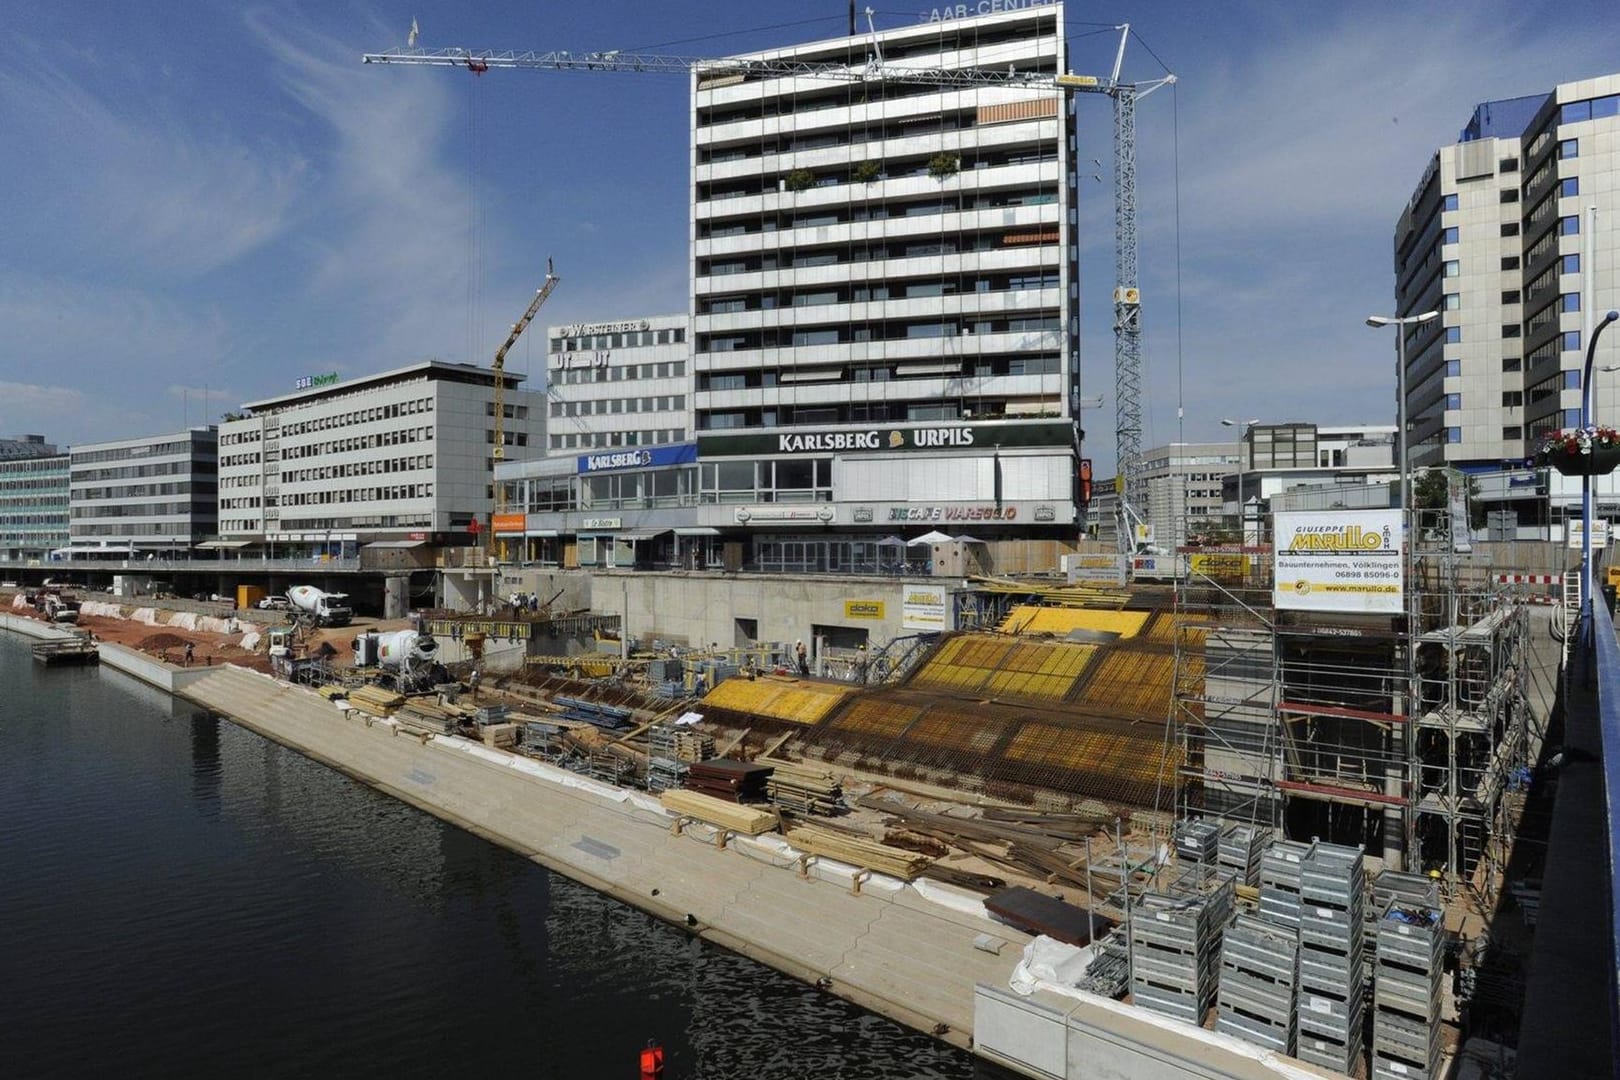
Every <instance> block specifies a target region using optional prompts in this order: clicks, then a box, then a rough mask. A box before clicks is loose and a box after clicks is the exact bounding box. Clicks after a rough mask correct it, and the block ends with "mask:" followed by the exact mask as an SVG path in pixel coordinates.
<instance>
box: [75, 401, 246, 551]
mask: <svg viewBox="0 0 1620 1080" xmlns="http://www.w3.org/2000/svg"><path fill="white" fill-rule="evenodd" d="M218 443H219V433H218V431H217V430H216V429H215V428H213V427H194V428H188V429H186V430H185V431H177V432H171V433H169V434H165V435H146V436H142V437H140V438H134V439H117V440H114V441H112V442H101V443H88V444H86V445H83V446H75V447H74V448H73V449H72V451H71V453H70V458H71V465H70V468H71V470H72V471H71V475H70V477H69V493H68V500H69V501H68V506H69V510H68V512H69V524H68V534H69V538H70V540H71V550H72V553H73V554H74V555H75V556H95V555H98V554H101V555H105V556H107V557H108V558H114V557H116V558H128V557H130V556H132V555H146V556H151V555H159V554H165V555H170V554H179V553H185V552H187V551H189V550H190V549H191V548H192V547H193V546H194V545H196V544H198V543H200V542H202V541H204V540H206V539H208V538H209V537H212V536H213V535H214V534H215V532H216V531H217V529H218V471H219V466H218Z"/></svg>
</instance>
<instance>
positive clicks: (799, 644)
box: [793, 638, 810, 679]
mask: <svg viewBox="0 0 1620 1080" xmlns="http://www.w3.org/2000/svg"><path fill="white" fill-rule="evenodd" d="M793 657H794V659H796V660H797V661H798V662H799V676H800V677H801V678H805V679H808V678H809V677H810V653H809V651H808V650H806V649H805V647H804V639H803V638H800V639H799V640H798V641H796V642H795V643H794V645H793Z"/></svg>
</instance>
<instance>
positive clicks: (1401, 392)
mask: <svg viewBox="0 0 1620 1080" xmlns="http://www.w3.org/2000/svg"><path fill="white" fill-rule="evenodd" d="M1439 317H1440V313H1439V312H1438V311H1425V312H1424V313H1423V314H1421V315H1369V316H1367V325H1368V326H1371V327H1374V328H1381V327H1385V326H1393V327H1395V397H1396V401H1397V404H1398V406H1399V410H1398V412H1399V416H1398V419H1397V420H1396V423H1397V424H1398V425H1399V430H1398V431H1397V432H1396V435H1397V436H1398V437H1399V439H1400V441H1399V443H1397V445H1396V457H1397V458H1398V460H1397V462H1396V464H1398V465H1399V466H1400V469H1401V513H1402V515H1405V514H1406V513H1407V512H1409V511H1410V510H1411V508H1412V505H1411V504H1412V495H1411V491H1412V488H1411V476H1410V475H1409V471H1408V468H1407V465H1408V461H1407V451H1408V447H1407V440H1406V328H1407V327H1408V326H1416V325H1417V324H1419V323H1426V322H1431V321H1433V320H1435V319H1438V318H1439ZM1408 527H1409V528H1410V526H1408ZM1408 547H1410V545H1408Z"/></svg>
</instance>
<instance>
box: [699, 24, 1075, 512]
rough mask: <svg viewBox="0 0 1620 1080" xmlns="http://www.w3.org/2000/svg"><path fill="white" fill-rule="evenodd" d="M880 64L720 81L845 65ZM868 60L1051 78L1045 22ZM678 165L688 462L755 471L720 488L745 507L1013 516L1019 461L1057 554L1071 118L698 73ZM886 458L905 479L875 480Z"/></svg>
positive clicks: (972, 101) (841, 48) (922, 44)
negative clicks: (1053, 502)
mask: <svg viewBox="0 0 1620 1080" xmlns="http://www.w3.org/2000/svg"><path fill="white" fill-rule="evenodd" d="M1009 6H1010V5H1009ZM957 10H964V9H960V8H959V9H957ZM873 45H874V42H873V39H872V38H870V37H868V36H864V35H862V36H856V37H849V38H836V39H833V40H829V41H819V42H813V43H810V44H807V45H800V46H794V47H791V48H785V49H778V50H771V51H768V52H762V53H757V54H753V55H752V56H745V57H736V58H732V59H735V60H738V61H740V62H746V61H747V60H748V59H752V58H770V59H774V60H789V61H804V62H809V63H837V64H844V63H848V64H853V65H860V64H864V63H865V62H866V61H867V58H868V53H869V51H870V50H871V49H872V48H873ZM876 46H877V48H879V49H880V50H881V52H882V55H883V58H884V61H885V62H886V63H889V64H892V65H895V66H902V67H906V68H951V69H958V68H994V69H996V70H1005V69H1007V68H1009V67H1012V68H1017V69H1019V70H1025V71H1040V72H1052V73H1057V72H1061V71H1064V70H1066V64H1065V44H1064V35H1063V8H1062V5H1061V4H1055V3H1054V4H1046V5H1038V6H1037V5H1032V6H1027V7H1022V8H1021V9H1019V10H1011V11H997V12H995V13H993V14H988V15H983V16H966V17H958V18H942V19H940V20H938V21H933V22H927V23H923V24H919V25H913V26H908V27H904V28H901V29H896V30H889V31H884V32H882V33H879V34H878V35H877V37H876ZM692 147H693V158H692V336H693V360H694V368H695V373H694V374H695V386H694V398H695V400H694V413H695V416H694V419H695V423H696V427H697V436H698V444H699V456H700V457H701V458H702V459H703V460H705V461H714V462H716V464H717V465H718V466H719V469H720V470H721V471H722V472H726V471H727V464H728V460H727V459H729V462H730V463H741V462H746V463H749V464H750V465H751V466H757V467H759V468H763V469H764V470H765V473H764V474H761V473H760V472H759V471H758V468H755V469H754V470H753V471H751V472H750V473H749V474H748V475H747V476H746V477H743V476H742V475H741V472H740V471H738V470H730V472H732V473H735V474H736V477H735V478H736V480H737V482H738V484H740V485H741V486H740V487H739V488H738V492H739V494H740V493H741V492H743V491H744V490H746V492H747V493H748V497H749V498H753V497H754V496H755V493H757V492H782V491H797V490H802V491H803V492H804V496H805V498H806V499H810V498H812V493H813V492H814V491H816V490H818V489H823V490H826V491H828V492H830V493H832V494H831V495H830V500H831V501H833V502H835V503H840V502H846V501H849V502H871V501H874V500H880V501H881V500H887V501H893V500H895V499H901V498H906V497H908V496H909V497H910V498H911V499H913V500H915V501H918V502H924V503H933V504H945V503H956V502H962V503H980V504H982V503H986V502H997V501H1000V499H1001V498H1012V497H1014V496H1008V495H1007V494H1006V492H1005V491H1000V492H998V491H997V490H994V489H995V487H996V480H995V478H996V477H999V476H1001V475H1002V469H1001V468H1000V467H997V468H995V469H992V467H991V462H992V459H993V458H995V457H996V455H997V452H998V448H999V452H1000V455H1001V457H1003V458H1007V457H1009V455H1010V456H1012V457H1017V458H1021V459H1024V460H1021V461H1020V462H1019V464H1018V466H1017V470H1016V472H1017V476H1018V479H1019V482H1023V481H1025V480H1027V481H1028V486H1029V488H1030V490H1031V491H1032V492H1033V491H1035V490H1036V489H1037V488H1038V489H1039V494H1038V495H1035V496H1033V497H1037V498H1041V499H1049V498H1050V491H1051V490H1052V489H1053V488H1054V487H1058V486H1061V487H1062V489H1063V490H1064V491H1065V492H1066V493H1068V494H1067V506H1066V507H1065V508H1064V510H1063V512H1062V513H1061V514H1058V515H1055V520H1054V521H1052V522H1051V524H1052V525H1053V527H1054V530H1056V531H1061V532H1064V533H1065V535H1072V534H1073V524H1074V521H1075V513H1074V510H1075V507H1074V498H1073V495H1072V491H1073V489H1074V487H1075V486H1076V485H1075V481H1074V477H1075V473H1076V449H1077V447H1076V445H1075V444H1076V437H1075V436H1076V427H1075V425H1074V422H1073V421H1074V420H1075V419H1076V418H1077V413H1076V412H1075V408H1076V406H1075V402H1076V401H1077V396H1078V380H1079V347H1078V341H1079V323H1078V308H1079V300H1078V297H1079V288H1078V268H1077V255H1078V247H1077V243H1076V239H1075V221H1076V212H1075V172H1074V166H1073V159H1074V154H1075V146H1074V113H1073V103H1072V101H1070V100H1069V99H1068V98H1067V97H1064V96H1062V95H1059V94H1056V93H1053V92H1052V91H1051V90H1049V89H1045V90H1043V89H1034V88H1006V87H973V88H966V89H964V88H955V87H940V86H928V85H918V84H913V83H905V82H900V81H895V82H864V81H863V82H838V81H830V80H826V79H818V78H805V77H794V78H788V77H765V76H759V77H756V76H752V75H743V74H738V73H737V72H736V71H735V69H727V73H726V74H723V75H706V74H705V73H704V72H703V71H701V70H700V71H697V72H694V75H693V90H692ZM881 456H894V457H897V458H903V459H905V460H906V461H907V462H909V464H907V465H904V466H899V467H896V466H895V465H893V464H890V465H887V466H885V467H883V468H873V467H871V466H870V462H872V461H874V460H876V459H877V458H879V457H881ZM901 473H905V474H908V475H906V476H904V477H902V478H900V479H896V477H897V476H899V475H900V474H901ZM1037 474H1038V475H1037ZM1048 474H1050V475H1048ZM863 476H864V477H867V478H869V479H871V481H872V482H871V483H865V484H863V483H862V482H861V478H862V477H863ZM718 494H719V495H720V497H721V499H722V501H727V500H726V499H725V494H724V490H723V485H722V490H721V491H720V492H719V493H718ZM1018 497H1022V496H1018ZM778 501H780V500H778ZM739 520H740V521H742V522H743V524H744V525H745V526H749V527H752V528H772V527H774V526H773V525H772V518H771V517H770V515H755V516H753V517H750V518H746V519H739ZM832 520H833V521H841V520H844V518H843V517H842V515H840V514H839V513H838V512H837V508H836V507H834V514H833V517H832ZM891 520H892V519H891ZM777 523H778V524H779V523H780V519H778V520H777ZM873 524H874V525H875V526H876V527H877V528H879V529H881V528H882V527H883V526H884V524H886V523H885V522H873Z"/></svg>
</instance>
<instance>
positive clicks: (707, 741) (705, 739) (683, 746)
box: [675, 729, 714, 764]
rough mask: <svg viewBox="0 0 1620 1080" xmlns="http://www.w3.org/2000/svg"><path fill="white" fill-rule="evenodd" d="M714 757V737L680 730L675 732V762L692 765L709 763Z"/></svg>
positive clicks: (698, 732)
mask: <svg viewBox="0 0 1620 1080" xmlns="http://www.w3.org/2000/svg"><path fill="white" fill-rule="evenodd" d="M712 757H714V736H713V735H705V734H703V733H702V732H701V731H687V730H685V729H680V730H677V731H676V732H675V760H676V761H684V762H687V763H688V764H690V763H691V762H694V761H708V760H709V759H710V758H712Z"/></svg>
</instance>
